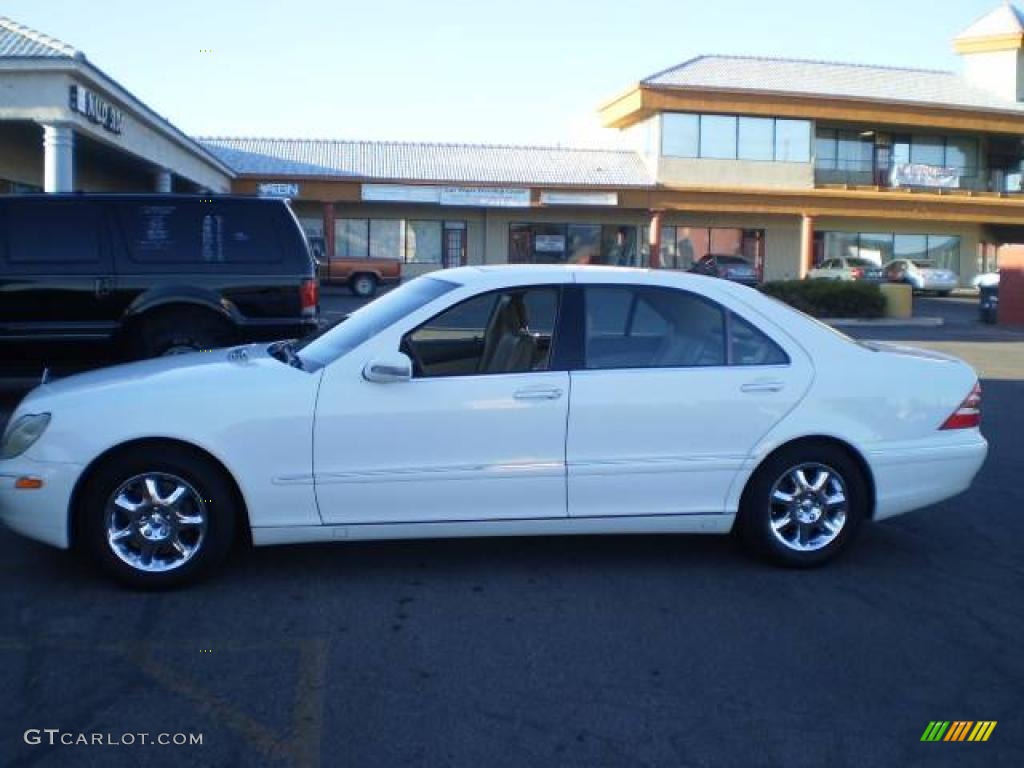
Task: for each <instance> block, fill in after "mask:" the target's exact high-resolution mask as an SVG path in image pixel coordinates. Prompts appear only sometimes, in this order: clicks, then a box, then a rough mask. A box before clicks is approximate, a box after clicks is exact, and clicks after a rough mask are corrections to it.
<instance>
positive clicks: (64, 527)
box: [0, 456, 83, 549]
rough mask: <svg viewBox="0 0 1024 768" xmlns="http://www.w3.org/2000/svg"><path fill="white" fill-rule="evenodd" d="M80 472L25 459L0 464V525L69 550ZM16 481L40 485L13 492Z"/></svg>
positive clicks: (78, 467)
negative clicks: (24, 479)
mask: <svg viewBox="0 0 1024 768" xmlns="http://www.w3.org/2000/svg"><path fill="white" fill-rule="evenodd" d="M82 470H83V467H82V465H80V464H64V463H58V462H46V461H34V460H32V459H29V458H26V457H25V456H19V457H18V458H16V459H12V460H10V461H0V522H2V523H3V524H4V525H6V526H7V527H8V528H10V529H11V530H12V531H15V532H17V533H20V534H21V535H23V536H27V537H29V538H30V539H36V540H37V541H41V542H43V543H45V544H50V545H52V546H54V547H60V548H61V549H67V548H68V547H69V546H71V536H70V526H69V517H68V514H69V510H70V507H71V494H72V493H73V491H74V488H75V483H76V482H78V478H79V476H80V475H81V474H82ZM19 477H34V478H38V479H40V480H42V481H43V485H42V487H41V488H36V489H20V488H16V487H15V483H16V481H17V479H18V478H19Z"/></svg>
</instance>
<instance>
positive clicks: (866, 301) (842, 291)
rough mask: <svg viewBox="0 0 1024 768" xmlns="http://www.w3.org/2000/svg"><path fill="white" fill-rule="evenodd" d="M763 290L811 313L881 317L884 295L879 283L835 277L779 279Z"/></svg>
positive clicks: (828, 315)
mask: <svg viewBox="0 0 1024 768" xmlns="http://www.w3.org/2000/svg"><path fill="white" fill-rule="evenodd" d="M761 291H762V292H763V293H765V294H767V295H768V296H772V297H774V298H776V299H778V300H779V301H784V302H785V303H786V304H789V305H790V306H791V307H794V308H796V309H799V310H800V311H801V312H806V313H807V314H808V315H811V316H812V317H881V316H882V315H884V314H885V296H884V295H882V291H881V290H879V287H878V285H877V284H876V283H861V282H854V281H835V280H778V281H775V282H769V283H763V284H762V285H761Z"/></svg>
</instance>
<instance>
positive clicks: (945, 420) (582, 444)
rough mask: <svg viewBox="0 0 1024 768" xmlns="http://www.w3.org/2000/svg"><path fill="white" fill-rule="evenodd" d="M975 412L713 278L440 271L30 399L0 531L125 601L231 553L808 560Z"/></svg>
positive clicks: (910, 487)
mask: <svg viewBox="0 0 1024 768" xmlns="http://www.w3.org/2000/svg"><path fill="white" fill-rule="evenodd" d="M980 403H981V391H980V389H979V387H978V381H977V376H976V374H975V372H974V371H973V370H972V369H971V367H970V366H968V365H967V364H965V363H963V362H961V361H960V360H957V359H956V358H953V357H949V356H946V355H942V354H938V353H934V352H926V351H922V350H916V349H912V348H907V347H898V346H886V345H881V344H867V343H856V342H854V341H852V340H851V339H849V338H847V337H845V336H842V335H841V334H838V333H835V332H834V331H832V330H831V329H830V328H828V327H826V326H824V325H821V324H820V323H818V322H816V321H814V320H812V319H811V318H809V317H807V316H806V315H803V314H800V313H799V312H797V311H795V310H793V309H791V308H790V307H787V306H786V305H784V304H782V303H780V302H778V301H775V300H773V299H770V298H768V297H767V296H763V295H762V294H760V293H759V292H757V291H753V290H750V289H749V288H746V287H743V286H738V285H733V284H732V283H730V282H729V281H727V280H709V279H707V278H705V277H699V276H696V275H687V274H679V273H673V272H650V271H645V270H632V269H615V268H598V267H539V266H532V267H526V266H522V267H520V266H506V267H463V268H460V269H454V270H448V271H442V272H435V273H433V274H431V275H429V276H426V277H421V278H418V279H416V280H412V281H410V282H408V283H405V284H403V285H402V286H400V287H398V288H396V289H394V290H393V291H391V292H389V293H388V294H387V295H385V296H383V297H381V298H380V299H378V300H376V301H374V302H371V303H369V304H367V305H365V306H364V307H362V308H361V309H359V310H357V311H356V312H354V313H353V314H352V315H351V316H349V318H348V319H347V320H345V322H343V323H340V324H338V325H336V326H334V327H333V328H331V329H330V330H327V331H326V332H324V333H322V334H321V335H320V336H318V337H315V338H311V339H307V340H305V341H303V342H299V343H295V342H275V343H273V344H270V345H258V344H252V345H248V346H243V347H236V348H233V349H223V350H216V351H212V352H206V353H202V354H200V353H195V354H187V355H178V356H173V357H163V358H158V359H155V360H148V361H144V362H139V363H133V364H129V365H125V366H120V367H114V368H108V369H105V370H99V371H94V372H91V373H87V374H82V375H79V376H72V377H69V378H67V379H61V380H57V381H53V382H51V383H48V384H44V385H42V386H39V387H37V388H36V389H35V390H33V391H32V392H31V393H30V394H29V395H28V396H27V397H26V398H25V399H24V400H23V401H22V403H21V405H20V406H19V407H18V409H17V410H16V411H15V413H14V415H13V416H12V418H11V422H10V426H9V427H8V429H7V432H6V434H5V435H4V438H3V441H2V445H0V520H3V522H5V523H6V524H7V525H8V526H10V527H11V528H13V529H15V530H16V531H19V532H21V533H23V534H24V535H26V536H30V537H32V538H35V539H39V540H41V541H44V542H47V543H49V544H51V545H54V546H57V547H62V548H69V547H76V548H80V549H82V550H84V551H85V552H87V553H88V554H89V555H91V557H92V558H93V559H94V560H95V561H96V562H97V563H98V564H99V565H101V566H102V567H104V568H105V569H107V570H108V571H109V572H110V573H111V574H113V575H114V576H115V577H117V578H119V579H121V580H122V581H124V582H126V583H128V584H131V585H135V586H141V587H161V586H172V585H176V584H180V583H184V582H186V581H188V580H190V579H193V578H195V577H197V576H199V575H200V574H202V573H204V572H206V571H207V570H208V569H209V568H211V567H212V566H214V565H217V564H218V563H219V562H221V560H222V559H223V558H224V557H225V555H226V554H227V552H228V550H229V548H230V547H231V546H232V545H233V544H234V543H235V542H236V541H239V540H241V541H246V540H250V539H251V541H252V542H253V543H254V544H256V545H268V544H286V543H297V542H307V541H308V542H312V541H318V542H326V541H339V540H349V541H354V540H359V539H394V538H430V537H438V536H440V537H450V536H510V535H511V536H522V535H541V534H547V535H552V534H557V535H564V534H596V533H606V534H613V533H617V534H625V533H659V532H660V533H727V532H729V531H731V530H734V529H735V530H736V531H737V532H738V534H739V535H740V538H741V539H742V541H743V542H744V543H745V544H746V545H747V546H748V547H749V548H751V549H752V550H753V551H754V552H756V553H759V554H761V555H763V556H765V557H767V558H769V559H771V560H774V561H775V562H778V563H782V564H786V565H792V566H813V565H818V564H820V563H823V562H825V561H826V560H828V559H830V558H832V557H833V556H835V555H837V554H838V553H839V552H840V551H841V550H843V549H844V548H845V547H846V546H847V545H848V544H849V543H850V541H851V540H852V538H853V536H854V534H855V533H856V530H857V528H858V527H859V526H860V525H861V524H862V523H864V522H865V521H867V520H869V519H873V520H882V519H884V518H888V517H892V516H893V515H898V514H901V513H904V512H909V511H910V510H913V509H917V508H919V507H924V506H927V505H929V504H934V503H936V502H938V501H941V500H943V499H946V498H948V497H950V496H953V495H955V494H958V493H960V492H961V491H964V490H966V489H967V487H968V486H969V485H970V484H971V482H972V480H973V478H974V476H975V474H976V473H977V472H978V470H979V468H980V467H981V465H982V462H983V461H984V458H985V455H986V452H987V443H986V442H985V439H984V438H983V437H982V435H981V432H980V431H979V428H978V427H979V420H980ZM339 586H342V587H343V585H339Z"/></svg>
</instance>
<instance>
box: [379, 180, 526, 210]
mask: <svg viewBox="0 0 1024 768" xmlns="http://www.w3.org/2000/svg"><path fill="white" fill-rule="evenodd" d="M362 199H363V200H364V201H367V202H386V203H428V204H431V205H461V206H465V207H468V208H529V206H530V190H529V189H524V188H518V187H432V186H427V185H425V184H363V187H362Z"/></svg>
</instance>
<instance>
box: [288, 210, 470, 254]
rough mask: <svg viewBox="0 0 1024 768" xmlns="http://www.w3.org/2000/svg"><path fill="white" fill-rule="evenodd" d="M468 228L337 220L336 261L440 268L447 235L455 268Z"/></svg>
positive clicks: (402, 221) (452, 223)
mask: <svg viewBox="0 0 1024 768" xmlns="http://www.w3.org/2000/svg"><path fill="white" fill-rule="evenodd" d="M465 228H466V223H465V222H464V221H446V222H441V221H435V220H416V221H408V220H406V219H336V220H335V223H334V256H335V258H337V259H365V258H367V257H369V258H373V259H393V260H395V259H397V260H400V261H405V262H407V263H410V264H441V263H443V262H444V256H443V254H444V249H445V247H446V246H445V243H446V240H445V233H446V232H448V233H449V234H448V240H450V241H451V242H450V248H451V250H452V256H451V259H449V261H453V262H454V263H453V265H455V264H457V263H458V262H459V261H461V258H462V254H463V251H464V249H465V244H466V242H465V241H466V238H465ZM307 232H308V230H307ZM452 232H455V233H456V234H455V235H452V234H451V233H452ZM311 246H312V242H311Z"/></svg>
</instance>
